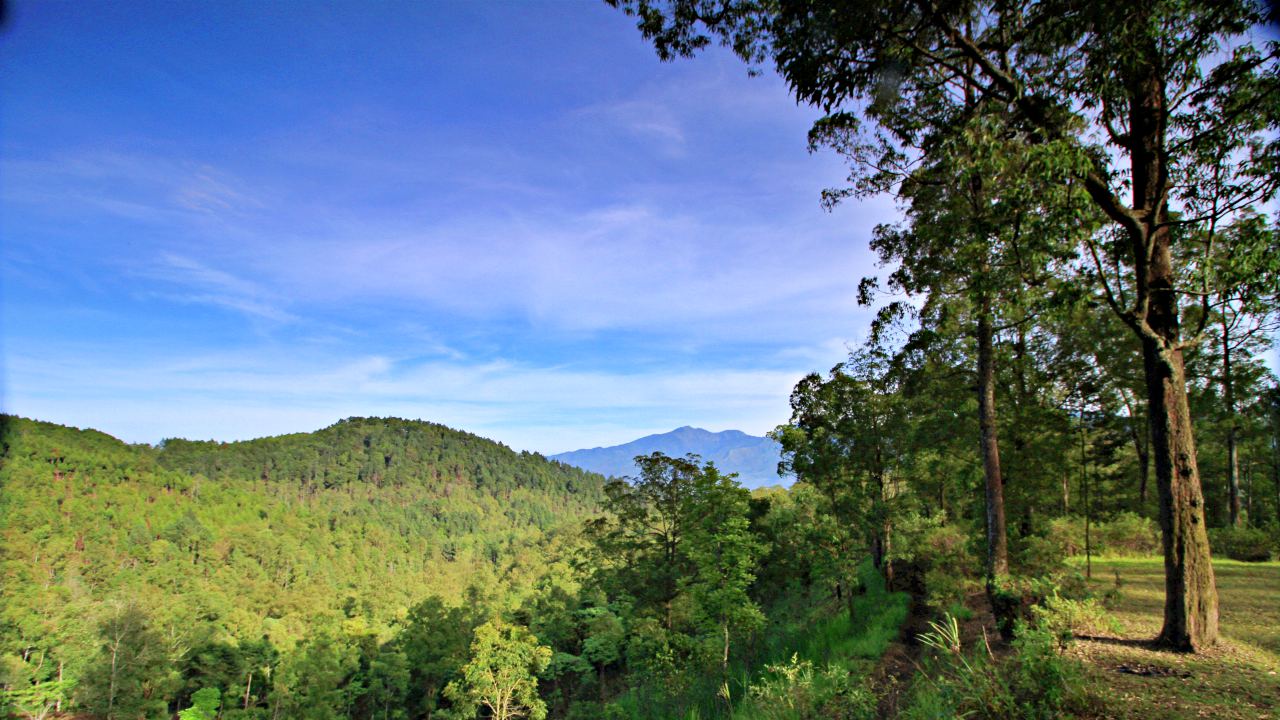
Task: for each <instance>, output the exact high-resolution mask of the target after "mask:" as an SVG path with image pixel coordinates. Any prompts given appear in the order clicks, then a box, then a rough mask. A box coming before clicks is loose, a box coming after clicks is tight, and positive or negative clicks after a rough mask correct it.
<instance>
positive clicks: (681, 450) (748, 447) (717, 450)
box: [551, 425, 791, 488]
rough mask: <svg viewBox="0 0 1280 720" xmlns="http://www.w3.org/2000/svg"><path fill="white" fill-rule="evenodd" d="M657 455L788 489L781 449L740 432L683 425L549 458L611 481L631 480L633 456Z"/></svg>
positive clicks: (751, 483)
mask: <svg viewBox="0 0 1280 720" xmlns="http://www.w3.org/2000/svg"><path fill="white" fill-rule="evenodd" d="M655 452H660V453H663V454H666V455H670V456H673V457H681V456H684V455H688V454H690V453H692V454H694V455H697V456H699V457H701V458H702V459H703V460H704V461H710V462H714V463H715V464H716V467H717V468H719V469H720V470H721V472H725V473H737V474H738V481H739V482H741V483H742V484H743V485H745V486H747V487H753V488H754V487H763V486H766V485H790V484H791V478H790V477H780V476H779V475H778V461H779V460H780V459H781V454H782V446H780V445H779V444H778V443H776V442H774V441H773V440H770V439H769V438H766V437H758V436H754V435H748V434H746V433H744V432H742V431H741V430H722V431H719V432H712V431H710V430H705V429H703V428H696V427H693V426H691V425H684V426H681V427H678V428H676V429H675V430H672V431H670V432H665V433H658V434H655V435H646V436H645V437H642V438H639V439H638V440H632V441H631V442H628V443H623V444H621V445H613V446H611V447H597V448H591V449H584V450H574V451H571V452H565V453H560V454H559V455H552V456H551V459H552V460H558V461H560V462H562V463H565V464H568V465H574V466H577V467H580V468H582V469H584V470H590V471H592V472H598V473H601V474H603V475H611V476H613V477H624V476H633V475H635V474H636V473H637V472H638V470H637V468H636V465H635V457H636V456H637V455H649V454H651V453H655Z"/></svg>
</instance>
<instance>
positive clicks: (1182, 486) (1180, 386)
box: [1143, 341, 1218, 652]
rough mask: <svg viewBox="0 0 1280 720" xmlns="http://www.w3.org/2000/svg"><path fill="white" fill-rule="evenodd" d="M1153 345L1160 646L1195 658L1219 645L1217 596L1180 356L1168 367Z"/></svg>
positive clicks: (1149, 354)
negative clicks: (1160, 571) (1160, 564)
mask: <svg viewBox="0 0 1280 720" xmlns="http://www.w3.org/2000/svg"><path fill="white" fill-rule="evenodd" d="M1154 345H1155V343H1154V342H1151V341H1145V342H1144V343H1143V355H1144V356H1145V357H1146V360H1147V362H1146V364H1147V376H1148V380H1147V382H1148V386H1149V390H1148V392H1149V394H1150V396H1151V397H1150V402H1151V420H1152V422H1151V429H1152V433H1151V439H1152V444H1153V446H1154V447H1153V448H1152V450H1153V453H1152V454H1153V455H1154V456H1155V466H1156V485H1157V486H1158V488H1159V490H1160V530H1161V536H1162V540H1163V545H1164V569H1165V582H1164V585H1165V601H1164V628H1163V629H1162V630H1161V631H1160V636H1159V638H1158V641H1159V642H1160V643H1161V644H1164V645H1168V646H1170V647H1172V648H1175V649H1177V650H1186V651H1193V652H1194V651H1199V650H1202V649H1204V648H1207V647H1209V646H1211V645H1213V644H1214V642H1216V641H1217V639H1218V591H1217V587H1216V585H1215V582H1214V577H1213V565H1212V564H1211V562H1210V557H1209V535H1208V531H1207V529H1206V528H1205V522H1204V497H1203V495H1202V493H1201V490H1200V474H1199V470H1198V468H1197V467H1196V446H1195V438H1194V436H1193V435H1192V430H1191V411H1190V408H1189V406H1188V404H1187V388H1186V377H1185V370H1184V368H1183V362H1182V352H1181V351H1172V352H1168V353H1167V354H1166V355H1167V357H1168V358H1169V361H1168V362H1166V361H1165V360H1163V359H1162V358H1161V357H1160V353H1159V352H1158V350H1157V349H1156V348H1155V347H1154Z"/></svg>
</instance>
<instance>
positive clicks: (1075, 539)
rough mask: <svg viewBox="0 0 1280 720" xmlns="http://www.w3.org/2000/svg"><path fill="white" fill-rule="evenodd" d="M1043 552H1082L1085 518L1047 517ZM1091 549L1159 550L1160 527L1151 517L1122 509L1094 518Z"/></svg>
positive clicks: (1118, 552) (1120, 552)
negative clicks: (1051, 518) (1113, 513)
mask: <svg viewBox="0 0 1280 720" xmlns="http://www.w3.org/2000/svg"><path fill="white" fill-rule="evenodd" d="M1045 541H1046V543H1047V544H1046V547H1045V548H1044V549H1043V550H1042V552H1043V553H1045V554H1048V555H1052V553H1053V552H1054V551H1057V552H1058V553H1061V557H1063V558H1066V557H1068V556H1071V555H1083V554H1084V518H1082V517H1077V516H1069V517H1059V518H1054V519H1053V520H1050V521H1049V530H1048V532H1047V533H1046V535H1045ZM1089 545H1090V548H1089V549H1090V551H1091V552H1092V553H1093V554H1094V555H1110V556H1113V557H1146V556H1150V555H1156V554H1159V553H1160V528H1159V527H1158V526H1157V525H1156V523H1155V521H1154V520H1152V519H1151V518H1145V517H1142V516H1141V515H1138V514H1137V513H1132V512H1122V513H1120V514H1118V515H1116V516H1115V517H1113V518H1111V519H1110V520H1105V521H1098V520H1094V521H1092V522H1091V523H1090V529H1089Z"/></svg>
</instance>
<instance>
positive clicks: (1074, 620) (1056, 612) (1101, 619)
mask: <svg viewBox="0 0 1280 720" xmlns="http://www.w3.org/2000/svg"><path fill="white" fill-rule="evenodd" d="M1031 616H1032V618H1033V619H1034V628H1035V629H1037V630H1041V631H1044V632H1046V633H1048V635H1049V636H1050V637H1053V638H1054V639H1055V640H1056V641H1057V643H1058V647H1059V648H1060V649H1061V648H1066V647H1067V646H1068V645H1069V644H1071V640H1072V639H1073V638H1075V636H1077V635H1096V634H1098V633H1099V632H1102V631H1104V630H1105V631H1109V632H1111V633H1113V634H1117V635H1118V634H1119V633H1120V628H1119V626H1118V623H1117V622H1116V619H1115V618H1114V617H1112V616H1111V615H1110V614H1108V613H1107V611H1106V609H1105V608H1103V607H1102V606H1101V605H1100V604H1098V601H1097V600H1095V599H1093V598H1087V599H1084V600H1072V599H1069V598H1065V597H1061V596H1059V595H1058V594H1057V593H1056V592H1055V593H1054V594H1052V595H1050V596H1049V597H1047V598H1045V599H1044V602H1043V603H1040V604H1038V605H1033V606H1031ZM1019 629H1020V630H1023V631H1025V629H1024V628H1019Z"/></svg>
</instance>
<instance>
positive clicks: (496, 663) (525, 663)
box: [445, 620, 551, 720]
mask: <svg viewBox="0 0 1280 720" xmlns="http://www.w3.org/2000/svg"><path fill="white" fill-rule="evenodd" d="M550 661H551V648H549V647H547V646H545V645H540V644H538V638H536V637H534V635H533V633H531V632H529V630H528V628H525V627H521V626H519V625H510V624H508V623H505V622H503V621H501V620H491V621H489V622H487V623H485V624H483V625H481V626H480V627H478V628H476V637H475V640H474V641H473V642H472V643H471V660H470V661H468V662H467V664H466V665H464V666H462V671H461V676H460V677H459V678H458V679H457V680H454V681H453V682H451V683H449V686H448V687H446V688H445V696H446V697H448V698H449V699H450V700H452V701H453V702H454V705H455V707H458V708H476V707H477V706H481V705H483V706H484V707H485V708H486V710H487V716H488V717H491V718H493V720H514V719H515V718H522V717H527V718H529V720H542V719H543V718H545V717H546V716H547V705H546V703H544V702H543V701H542V698H540V697H538V678H537V676H538V673H541V672H542V671H543V670H545V669H546V667H547V664H548V663H549V662H550ZM472 715H474V710H473V711H472ZM459 717H467V715H462V714H460V715H459Z"/></svg>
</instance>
